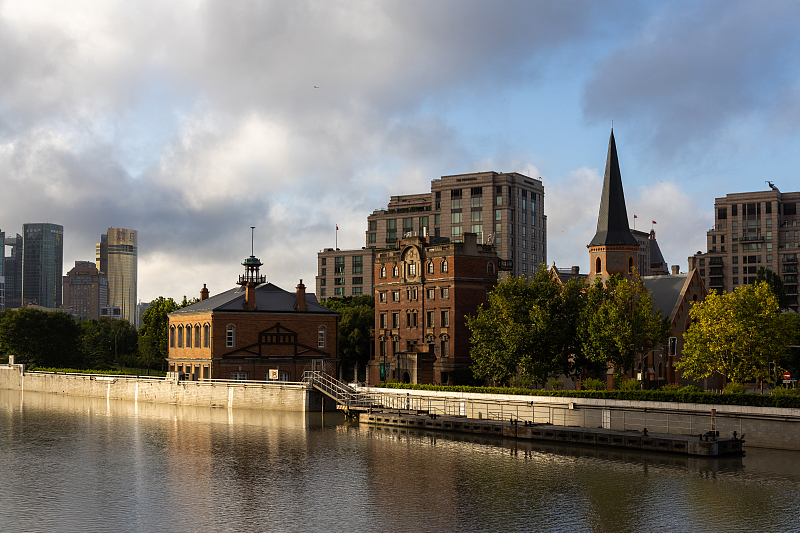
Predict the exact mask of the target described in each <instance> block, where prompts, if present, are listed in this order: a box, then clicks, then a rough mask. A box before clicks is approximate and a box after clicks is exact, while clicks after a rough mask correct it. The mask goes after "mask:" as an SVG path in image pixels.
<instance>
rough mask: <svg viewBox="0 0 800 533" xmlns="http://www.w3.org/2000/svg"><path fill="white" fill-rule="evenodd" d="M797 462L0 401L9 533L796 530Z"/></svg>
mask: <svg viewBox="0 0 800 533" xmlns="http://www.w3.org/2000/svg"><path fill="white" fill-rule="evenodd" d="M798 520H800V453H798V452H788V451H776V450H764V449H748V451H747V453H746V454H745V456H744V457H731V458H721V459H702V458H688V457H686V456H680V455H663V454H656V453H641V452H625V451H618V450H614V449H608V448H588V447H579V446H555V445H545V444H536V443H534V444H530V443H523V442H517V441H513V440H504V439H500V438H496V437H482V436H470V435H463V436H453V435H447V434H440V433H435V432H426V431H419V432H416V431H404V430H397V429H392V428H374V427H368V426H358V425H356V424H349V423H346V422H345V421H344V419H343V417H341V416H340V415H338V414H335V413H326V414H325V415H324V417H323V416H322V415H321V414H319V413H314V414H302V413H285V412H276V411H255V410H244V409H237V410H228V409H223V408H206V407H190V406H178V405H166V404H151V403H141V402H140V403H133V402H123V401H107V400H102V399H95V398H79V397H70V396H59V395H53V394H42V393H33V392H25V393H22V392H19V391H8V390H0V530H2V531H9V532H18V531H20V532H21V531H59V532H71V531H187V532H188V531H192V532H194V531H326V532H333V531H354V532H362V531H381V532H384V531H391V532H399V531H432V532H433V531H437V532H438V531H444V532H447V531H503V532H505V531H596V532H628V531H630V532H634V531H637V532H638V531H654V532H655V531H658V532H659V533H665V532H671V531H676V532H677V531H681V532H682V531H770V532H772V531H798V530H800V521H798Z"/></svg>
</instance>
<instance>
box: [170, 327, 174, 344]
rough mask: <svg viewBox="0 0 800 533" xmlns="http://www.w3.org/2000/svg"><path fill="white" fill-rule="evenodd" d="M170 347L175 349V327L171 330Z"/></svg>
mask: <svg viewBox="0 0 800 533" xmlns="http://www.w3.org/2000/svg"><path fill="white" fill-rule="evenodd" d="M169 347H170V348H174V347H175V326H172V327H171V328H169Z"/></svg>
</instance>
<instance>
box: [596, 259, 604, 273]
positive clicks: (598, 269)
mask: <svg viewBox="0 0 800 533" xmlns="http://www.w3.org/2000/svg"><path fill="white" fill-rule="evenodd" d="M602 266H603V262H602V261H601V260H600V258H599V257H598V258H597V259H596V260H595V262H594V272H595V274H599V273H600V272H602V271H603V269H602V268H601V267H602Z"/></svg>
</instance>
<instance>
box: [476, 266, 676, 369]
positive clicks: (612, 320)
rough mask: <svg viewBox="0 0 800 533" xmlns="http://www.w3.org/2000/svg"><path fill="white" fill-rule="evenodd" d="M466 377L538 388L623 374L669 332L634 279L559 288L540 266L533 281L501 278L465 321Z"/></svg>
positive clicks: (572, 282) (663, 320)
mask: <svg viewBox="0 0 800 533" xmlns="http://www.w3.org/2000/svg"><path fill="white" fill-rule="evenodd" d="M467 327H468V328H469V329H470V331H471V333H472V337H471V343H472V349H471V351H470V355H471V357H472V372H473V374H474V375H475V377H477V378H481V379H488V380H490V381H492V382H495V383H499V384H511V382H512V381H513V380H515V379H521V380H522V381H523V382H528V383H540V384H541V383H545V382H547V380H548V378H550V377H552V376H557V375H561V374H566V375H569V374H571V373H575V372H581V371H590V372H591V371H602V372H603V373H604V371H605V368H606V363H609V362H610V363H611V364H613V365H614V368H615V370H616V372H618V373H624V372H627V371H629V370H630V369H631V368H632V367H633V365H634V364H635V363H636V358H637V356H638V354H640V353H642V352H646V351H648V350H651V349H652V348H653V347H655V346H656V345H657V344H658V343H659V342H661V341H662V340H664V339H665V338H666V337H667V335H668V334H669V325H668V323H667V320H666V319H664V318H663V317H662V315H661V312H660V311H659V310H657V309H654V308H653V305H652V302H651V300H650V294H649V293H648V292H647V290H646V289H645V287H644V284H643V283H642V281H641V280H640V279H639V278H638V277H637V278H634V279H630V280H629V279H625V278H621V277H612V278H610V279H609V280H608V281H607V282H606V283H605V284H604V283H602V282H600V281H599V280H598V281H597V282H596V283H595V284H593V285H591V286H589V287H586V286H585V285H584V284H583V283H581V282H578V281H577V280H570V281H569V282H568V283H566V284H563V285H562V284H561V283H560V282H559V281H558V280H556V279H554V278H553V277H552V276H551V274H550V272H549V271H548V270H547V269H546V268H542V269H540V270H539V271H538V273H537V274H536V275H535V276H534V277H533V278H527V279H525V278H515V277H509V278H507V279H506V280H504V281H502V282H500V283H499V284H498V285H497V286H496V287H495V289H494V290H493V291H492V292H491V293H490V295H489V306H488V307H480V308H479V309H478V314H477V316H475V317H467Z"/></svg>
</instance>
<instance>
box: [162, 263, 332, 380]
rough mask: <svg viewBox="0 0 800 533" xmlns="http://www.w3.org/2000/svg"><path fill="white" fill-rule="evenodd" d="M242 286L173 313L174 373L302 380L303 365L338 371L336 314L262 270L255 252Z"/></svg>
mask: <svg viewBox="0 0 800 533" xmlns="http://www.w3.org/2000/svg"><path fill="white" fill-rule="evenodd" d="M242 265H243V266H244V267H245V274H244V275H243V276H240V277H239V282H238V285H239V287H237V288H234V289H231V290H229V291H226V292H223V293H221V294H217V295H215V296H212V297H209V296H208V289H206V288H205V286H204V287H203V290H202V291H201V292H200V295H201V296H200V298H201V299H200V301H199V302H197V303H195V304H193V305H190V306H187V307H184V308H183V309H179V310H178V311H175V312H173V313H170V315H169V357H168V359H167V362H168V365H169V370H170V371H173V372H176V371H177V372H184V373H185V374H187V376H188V379H194V380H197V379H209V378H211V379H236V380H259V381H260V380H278V381H299V380H301V379H302V378H303V372H304V371H306V370H324V371H325V372H327V373H329V374H331V375H336V364H337V359H338V358H337V346H338V322H339V315H338V314H337V313H336V312H335V311H332V310H331V309H328V308H326V307H323V306H321V305H319V303H318V302H317V299H316V297H315V296H314V295H313V294H306V292H305V286H304V285H303V280H300V283H299V284H298V285H297V291H296V292H295V293H290V292H288V291H285V290H283V289H281V288H279V287H277V286H275V285H273V284H272V283H267V281H266V276H262V275H260V274H259V268H260V267H261V265H262V263H261V261H259V260H258V259H257V258H256V257H254V256H252V255H251V256H250V257H249V258H248V259H246V260H245V262H244V263H242Z"/></svg>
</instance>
